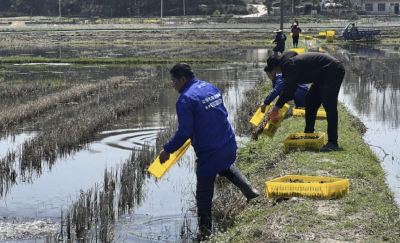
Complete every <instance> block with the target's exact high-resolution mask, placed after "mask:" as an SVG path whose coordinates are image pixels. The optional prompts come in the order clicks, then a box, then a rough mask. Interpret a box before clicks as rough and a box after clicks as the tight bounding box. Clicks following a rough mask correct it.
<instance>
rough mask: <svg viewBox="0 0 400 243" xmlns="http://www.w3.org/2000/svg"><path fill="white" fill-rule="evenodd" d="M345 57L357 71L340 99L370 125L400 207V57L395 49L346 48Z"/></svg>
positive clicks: (373, 142) (374, 147) (370, 139)
mask: <svg viewBox="0 0 400 243" xmlns="http://www.w3.org/2000/svg"><path fill="white" fill-rule="evenodd" d="M339 52H341V55H343V56H344V57H345V58H346V59H348V60H350V61H351V62H352V63H353V65H354V69H355V70H358V69H359V70H361V71H356V72H350V71H348V72H347V73H346V79H345V82H344V83H343V85H342V89H341V92H340V96H339V100H340V101H341V102H343V103H344V104H345V105H346V106H347V107H348V108H349V109H350V111H351V112H352V113H353V114H354V115H356V116H357V117H359V118H360V119H361V121H362V122H363V123H364V124H365V125H366V126H367V128H368V130H367V132H366V134H365V136H364V139H365V141H366V142H367V143H368V144H369V145H370V147H371V149H372V150H373V151H375V153H376V154H378V156H379V158H380V159H382V165H383V167H384V169H385V170H386V172H387V181H388V183H389V185H390V187H391V189H392V190H393V191H394V192H395V193H396V201H397V204H398V205H400V180H399V176H400V149H399V147H400V140H399V139H400V118H399V117H400V70H399V66H400V55H399V52H398V51H396V48H395V47H386V48H385V49H378V47H375V46H374V45H371V44H370V45H350V46H345V47H344V50H343V51H339Z"/></svg>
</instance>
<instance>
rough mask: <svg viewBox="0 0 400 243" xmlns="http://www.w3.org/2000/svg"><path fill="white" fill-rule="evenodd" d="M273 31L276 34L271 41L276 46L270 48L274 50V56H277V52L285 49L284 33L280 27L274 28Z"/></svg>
mask: <svg viewBox="0 0 400 243" xmlns="http://www.w3.org/2000/svg"><path fill="white" fill-rule="evenodd" d="M274 32H275V33H276V36H275V40H274V41H273V43H275V44H276V46H275V47H274V49H272V50H273V51H274V54H275V56H277V55H278V52H280V53H283V52H284V51H285V42H286V35H285V34H283V31H282V30H281V29H276V30H274Z"/></svg>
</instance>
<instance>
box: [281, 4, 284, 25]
mask: <svg viewBox="0 0 400 243" xmlns="http://www.w3.org/2000/svg"><path fill="white" fill-rule="evenodd" d="M283 8H284V7H283V0H281V30H283Z"/></svg>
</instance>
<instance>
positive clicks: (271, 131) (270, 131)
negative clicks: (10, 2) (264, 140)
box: [263, 103, 290, 138]
mask: <svg viewBox="0 0 400 243" xmlns="http://www.w3.org/2000/svg"><path fill="white" fill-rule="evenodd" d="M289 107H290V106H289V104H287V103H286V104H285V105H284V106H283V107H282V108H281V109H280V110H279V121H277V122H276V123H275V122H273V121H272V120H269V121H268V123H267V125H265V127H264V130H263V134H265V135H267V136H268V137H271V138H272V137H273V136H274V135H275V133H276V131H277V130H278V128H279V126H280V125H281V123H282V121H283V118H284V117H285V116H286V113H287V112H288V110H289Z"/></svg>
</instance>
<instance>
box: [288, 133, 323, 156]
mask: <svg viewBox="0 0 400 243" xmlns="http://www.w3.org/2000/svg"><path fill="white" fill-rule="evenodd" d="M326 142H327V136H326V134H325V133H323V132H321V133H293V134H291V135H289V137H287V138H286V139H285V140H284V141H283V146H284V149H285V152H289V151H290V150H295V149H312V150H317V149H320V148H321V147H322V146H324V145H325V144H326Z"/></svg>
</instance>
